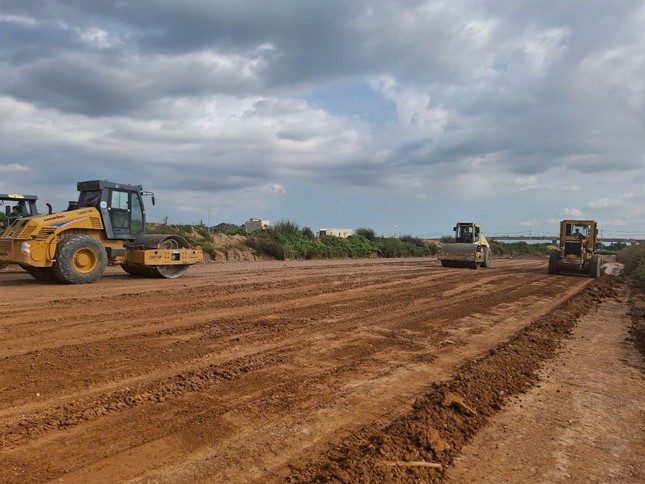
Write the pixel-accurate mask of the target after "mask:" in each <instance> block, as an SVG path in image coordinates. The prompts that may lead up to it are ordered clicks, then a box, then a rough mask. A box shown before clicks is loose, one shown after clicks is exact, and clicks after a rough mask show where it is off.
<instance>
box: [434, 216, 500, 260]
mask: <svg viewBox="0 0 645 484" xmlns="http://www.w3.org/2000/svg"><path fill="white" fill-rule="evenodd" d="M453 230H454V231H455V242H452V243H445V244H443V245H442V247H441V250H440V251H439V253H438V254H437V259H439V260H440V261H441V265H442V266H443V267H469V268H472V269H477V268H479V267H490V266H491V265H492V260H493V254H492V251H491V248H490V244H489V242H488V240H486V237H484V234H483V233H482V231H481V226H480V225H479V224H474V223H463V222H462V223H458V224H457V225H455V227H454V229H453Z"/></svg>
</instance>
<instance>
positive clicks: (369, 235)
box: [354, 227, 376, 241]
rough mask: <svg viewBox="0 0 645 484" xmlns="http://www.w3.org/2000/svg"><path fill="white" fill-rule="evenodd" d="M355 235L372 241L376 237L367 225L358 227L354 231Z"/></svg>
mask: <svg viewBox="0 0 645 484" xmlns="http://www.w3.org/2000/svg"><path fill="white" fill-rule="evenodd" d="M354 233H355V234H356V235H360V236H361V237H365V238H366V239H367V240H370V241H373V240H374V239H375V238H376V232H374V230H372V229H370V228H367V227H360V228H358V229H356V231H355V232H354Z"/></svg>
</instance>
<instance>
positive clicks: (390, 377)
mask: <svg viewBox="0 0 645 484" xmlns="http://www.w3.org/2000/svg"><path fill="white" fill-rule="evenodd" d="M339 267H340V269H335V270H347V267H346V266H339ZM377 269H378V270H376V269H374V268H371V266H370V270H369V271H366V272H367V273H368V274H369V275H370V277H365V276H363V275H362V274H360V272H361V271H359V270H358V269H357V268H356V267H354V268H352V270H353V273H351V274H349V275H348V274H346V273H344V272H340V273H338V274H336V275H334V276H333V277H331V276H330V277H329V278H328V279H327V280H326V282H325V284H323V285H321V286H319V285H318V284H319V283H320V281H321V278H320V277H318V276H319V275H318V274H316V273H315V271H313V270H311V269H309V271H310V272H311V273H312V276H313V277H310V278H309V277H304V278H299V280H298V282H297V283H294V284H291V285H288V284H287V285H280V286H279V288H277V289H276V287H278V286H273V289H266V287H267V286H266V285H263V283H262V282H258V280H257V279H255V277H256V276H253V275H250V276H249V275H247V274H244V275H236V278H237V279H241V278H242V277H243V278H246V279H247V280H248V285H247V286H246V289H244V288H237V289H238V290H240V291H242V294H240V296H241V297H237V298H235V299H234V301H235V303H234V304H237V305H239V307H232V308H226V309H218V310H215V309H212V308H213V307H216V306H215V304H216V303H217V301H216V299H217V298H216V296H213V295H212V294H211V293H210V292H209V291H211V290H212V289H211V288H214V287H223V286H220V285H219V284H215V285H213V284H211V285H210V286H209V287H207V288H200V286H202V285H203V283H204V281H203V279H204V278H203V277H200V278H196V281H195V283H196V284H197V285H196V286H195V287H194V288H193V289H195V291H194V295H195V297H199V298H205V299H206V301H205V304H206V305H208V304H212V305H211V306H209V308H210V309H209V310H208V311H210V319H208V318H207V319H206V320H204V319H202V318H203V317H204V314H207V313H208V311H206V312H202V309H203V308H202V307H201V301H200V304H192V305H190V308H191V312H190V313H189V314H186V315H185V316H186V318H185V319H183V320H181V321H173V320H172V318H178V317H179V316H178V314H177V313H173V312H172V311H170V310H169V312H168V315H167V316H164V317H169V318H170V319H171V320H170V321H168V322H167V323H166V324H165V327H163V328H159V327H158V326H153V327H152V328H147V332H143V333H140V334H136V335H119V333H118V332H117V329H118V320H115V321H112V322H111V324H112V325H113V329H112V333H111V334H112V336H110V337H109V338H108V339H107V340H104V341H96V342H89V343H88V342H85V341H84V342H83V344H78V345H76V346H72V345H68V346H63V347H60V348H54V349H51V348H49V349H46V350H45V349H42V350H40V353H39V352H36V353H29V354H20V355H17V356H14V357H11V358H5V360H4V361H5V362H12V364H15V365H16V366H15V367H14V369H16V370H19V371H22V373H21V374H20V375H18V376H16V379H15V380H13V381H14V385H16V388H15V389H14V390H15V393H14V395H13V396H14V397H16V400H15V401H14V405H13V406H8V407H6V408H5V410H3V411H2V412H1V413H0V425H2V426H3V429H4V437H5V439H4V441H3V442H4V443H5V447H4V448H3V452H4V453H5V455H6V457H8V458H9V459H10V462H11V464H12V465H11V468H10V469H9V470H7V471H6V472H14V473H17V474H15V475H22V476H30V477H33V478H36V477H39V476H40V477H45V478H47V479H49V478H53V477H55V476H59V475H68V474H70V473H73V470H74V469H79V470H80V469H86V470H88V469H94V471H96V472H99V469H111V472H116V471H115V467H114V465H116V460H114V459H117V460H119V459H120V460H121V461H126V462H131V464H132V466H131V471H128V472H131V474H128V475H124V476H120V475H119V476H118V478H119V479H120V478H121V477H123V478H131V477H133V476H136V475H143V474H146V473H147V472H148V471H149V470H150V468H149V467H146V466H149V465H151V462H153V461H154V460H153V461H151V460H150V458H148V459H141V458H140V457H141V456H140V453H148V452H151V453H152V454H155V453H158V452H161V450H160V449H164V450H163V452H162V454H163V455H164V456H165V457H164V460H165V463H164V465H163V466H162V467H163V468H164V469H166V468H167V469H168V472H171V471H172V472H177V474H176V475H183V473H185V472H187V470H186V468H181V469H174V470H172V469H173V467H172V466H173V465H179V464H177V463H178V462H183V460H186V459H188V457H187V455H186V452H188V453H189V454H190V459H188V460H191V462H193V461H194V460H195V459H197V460H196V462H197V464H195V468H200V469H202V471H203V472H205V474H204V475H205V476H207V477H208V476H210V477H211V478H212V476H213V475H215V474H213V473H214V472H215V471H214V470H213V469H214V468H213V467H212V466H210V465H207V464H204V463H203V462H201V461H199V459H200V457H201V456H210V457H209V459H210V462H217V465H218V466H223V467H221V468H222V469H223V470H222V472H223V474H218V475H222V476H224V475H225V474H226V475H229V476H238V477H239V476H241V475H242V474H240V473H239V472H240V471H239V470H237V471H235V470H234V469H233V468H231V466H233V467H235V466H236V464H235V463H233V462H232V461H230V462H228V464H227V463H226V461H225V460H222V459H223V457H216V456H218V455H229V454H227V453H226V452H224V450H225V449H227V448H230V449H237V450H238V451H239V455H240V456H243V455H247V456H250V455H251V454H252V450H253V449H254V448H256V447H254V445H253V444H252V443H250V442H249V441H248V439H249V438H251V439H255V441H256V442H258V443H259V444H258V445H268V444H270V442H271V439H274V438H276V437H278V438H279V439H281V441H283V442H284V445H283V450H282V451H280V450H276V453H277V454H276V455H275V456H274V457H273V460H272V461H271V462H267V463H266V465H267V468H268V469H275V468H279V467H280V466H281V465H283V464H284V462H286V460H287V459H288V457H289V456H290V455H291V454H294V455H302V454H303V452H304V453H305V454H306V453H307V452H308V451H307V450H306V449H309V450H310V451H312V452H313V450H311V449H310V447H311V444H309V443H307V442H306V441H303V440H306V438H307V435H304V436H303V435H298V434H295V435H294V434H292V433H289V432H287V433H285V430H284V429H288V428H292V427H294V425H296V426H297V424H296V422H297V421H303V422H310V424H311V425H310V426H309V428H310V429H313V430H311V432H315V435H317V436H318V437H316V439H315V442H321V443H322V444H324V442H325V441H326V439H328V438H329V436H330V435H331V434H333V433H336V432H338V431H339V430H340V431H341V433H342V432H347V431H348V429H350V428H354V427H355V426H356V425H357V423H360V422H364V421H365V419H367V421H369V420H370V419H373V418H375V414H374V411H373V410H370V407H371V404H372V403H373V402H375V401H377V402H379V404H378V406H379V408H381V409H383V412H385V414H386V415H390V417H392V416H394V415H397V414H399V413H400V412H401V411H403V409H405V408H406V402H409V401H410V399H411V398H413V397H414V396H415V395H416V393H415V392H416V391H417V390H416V389H417V388H419V385H426V384H427V381H428V379H432V378H433V375H434V374H435V373H436V374H438V375H444V376H445V375H446V374H447V371H448V370H449V368H451V367H452V366H453V365H454V364H455V361H457V362H458V361H461V360H460V358H459V354H458V352H463V355H464V356H463V357H464V358H467V357H468V356H467V355H473V354H478V353H480V352H483V351H485V350H486V348H489V347H490V345H491V343H490V341H493V343H492V344H494V342H496V341H499V338H500V337H502V338H503V337H504V335H505V334H509V333H511V332H513V331H516V330H517V328H518V325H519V327H521V326H523V325H525V324H528V323H529V322H530V321H531V313H537V312H539V311H540V310H541V308H542V307H546V306H549V305H550V304H551V301H550V298H552V297H553V296H554V295H556V294H558V293H559V292H561V291H562V289H563V288H564V287H565V286H569V285H570V284H571V280H567V281H566V283H565V282H563V281H562V280H561V279H558V278H556V279H553V278H551V279H549V283H548V284H547V282H546V281H547V278H546V276H545V275H544V270H543V268H542V267H540V266H539V265H538V264H535V263H533V264H521V265H519V266H518V267H508V268H501V269H494V270H491V271H442V270H429V269H431V268H429V267H426V266H424V267H421V268H419V267H415V266H414V265H410V266H409V268H406V269H405V270H403V271H401V270H400V269H401V266H400V265H398V266H395V269H394V270H393V267H391V266H387V265H379V266H377ZM328 270H329V269H328ZM283 272H285V271H280V270H277V271H275V272H273V273H272V274H271V277H276V276H278V277H279V275H280V274H282V273H283ZM371 276H373V277H371ZM261 277H266V274H264V275H262V276H261ZM339 280H340V282H339ZM281 282H282V281H281ZM225 283H226V281H222V285H224V284H225ZM586 283H587V280H586V279H580V280H579V281H575V284H574V285H578V286H579V288H582V287H583V286H584V285H585V284H586ZM343 284H345V285H344V286H342V287H341V289H340V290H336V289H337V288H338V286H340V285H343ZM242 286H245V284H242ZM262 287H263V288H265V289H264V290H265V291H266V295H267V296H270V291H271V290H273V291H274V292H273V294H274V295H273V296H272V297H269V299H267V300H265V301H264V302H262V303H261V304H260V305H258V306H254V302H253V298H252V296H253V294H254V292H255V291H257V290H260V291H262V289H261V288H262ZM335 288H336V289H335ZM184 290H185V291H186V294H185V295H186V297H188V298H189V297H190V296H189V295H190V293H191V288H190V287H188V288H185V289H182V291H184ZM151 293H154V294H151ZM167 296H168V292H167V291H157V292H154V291H147V292H146V293H144V297H145V298H149V299H147V300H146V304H153V303H154V301H155V300H158V301H159V302H162V301H163V300H164V298H165V297H167ZM292 296H295V297H292ZM247 298H248V299H247ZM86 299H87V298H81V299H79V300H78V302H77V305H78V306H79V308H80V309H82V310H83V311H87V310H88V308H86V307H84V306H85V302H86ZM125 299H131V300H132V301H131V304H132V303H134V304H139V303H140V298H136V297H133V298H124V300H125ZM84 301H85V302H84ZM522 301H524V302H526V303H527V305H528V307H527V309H526V311H525V312H521V308H520V307H519V306H518V305H519V304H521V302H522ZM105 303H106V306H104V308H107V304H108V302H107V301H106V302H105ZM123 304H125V303H123ZM162 305H163V303H162ZM217 311H219V314H216V315H215V316H216V317H215V318H213V313H216V312H217ZM518 313H519V314H520V315H521V317H526V320H525V321H524V322H522V321H520V322H518V320H517V314H518ZM481 314H485V315H486V318H483V319H484V320H482V321H479V322H478V318H479V319H481ZM478 315H479V316H478ZM471 320H472V321H471ZM142 329H145V328H144V327H143V324H142ZM473 330H474V331H475V332H473ZM448 336H449V337H450V338H452V339H453V340H454V341H452V342H451V343H450V344H446V345H442V344H441V342H442V341H444V340H445V339H446V338H447V337H448ZM101 345H106V346H104V347H101ZM101 348H103V350H102V351H97V350H101ZM457 348H458V349H457ZM45 351H51V352H52V353H49V354H48V355H47V358H48V360H47V358H45V359H43V362H42V364H41V363H39V365H41V366H38V365H36V368H37V369H38V370H39V371H40V370H43V371H44V374H45V375H47V376H48V377H50V378H52V379H54V383H55V385H52V387H51V388H50V390H49V391H48V392H47V393H48V395H49V396H48V397H46V399H45V400H44V401H42V402H35V403H34V402H33V391H34V390H35V389H36V387H30V388H27V390H22V393H21V390H20V389H19V388H17V387H19V386H20V385H21V384H24V383H28V381H27V380H28V378H29V375H30V373H29V371H30V368H27V366H26V365H27V362H28V361H29V360H28V359H27V360H20V359H21V358H25V357H36V356H37V355H38V354H41V355H42V354H45V353H43V352H45ZM59 351H60V352H62V353H57V352H59ZM64 351H71V352H72V353H70V354H72V355H74V357H75V358H76V357H78V360H77V361H78V362H79V363H80V362H81V361H83V359H84V358H85V362H86V363H87V367H86V368H80V369H79V371H80V373H78V374H77V378H80V379H83V378H84V379H85V380H84V381H83V382H82V384H79V383H78V381H76V380H77V378H68V380H70V381H66V379H65V378H60V376H57V374H58V373H61V371H65V367H66V366H65V365H67V366H69V363H70V361H72V360H64V359H62V358H60V359H59V363H56V359H57V358H59V357H60V356H61V355H62V354H64ZM240 352H242V353H244V354H243V355H241V354H240ZM139 353H143V355H140V354H139ZM450 355H453V356H452V358H453V360H454V361H453V360H451V358H450ZM134 356H136V358H135V357H134ZM128 357H132V358H131V359H130V360H126V359H125V358H128ZM446 357H448V358H446ZM437 358H439V360H441V361H443V362H444V363H442V364H441V365H438V366H437V363H436V362H437V361H439V360H437ZM34 361H35V360H34ZM45 361H49V363H50V364H52V363H53V366H51V367H49V366H48V365H45V364H44V362H45ZM119 362H120V363H119ZM446 362H447V363H446ZM119 365H121V366H119ZM47 368H50V370H47ZM32 375H33V373H32ZM227 375H228V376H230V377H227ZM187 376H188V378H187ZM435 376H436V375H435ZM3 379H4V378H3ZM44 381H47V378H43V379H42V380H41V382H44ZM88 387H89V389H88ZM392 388H397V392H396V393H395V394H394V395H392V394H391V389H392ZM366 389H367V390H368V393H369V394H368V395H365V394H364V390H366ZM30 395H31V400H30V399H29V398H28V397H29V396H30ZM52 395H53V396H52ZM20 399H22V400H20ZM20 401H22V402H23V403H22V404H21V403H19V402H20ZM7 403H8V402H7ZM343 405H347V407H346V408H353V409H355V410H356V415H353V414H347V410H346V409H345V410H343ZM320 412H322V414H321V413H320ZM20 415H25V418H24V419H21V418H19V416H20ZM321 415H322V416H321ZM325 415H327V416H329V417H330V422H329V423H328V424H325V425H323V424H322V423H321V422H323V421H324V420H325V419H324V418H323V417H324V416H325ZM381 417H383V415H381ZM151 419H153V420H151ZM298 419H299V420H298ZM321 419H322V420H321ZM150 422H155V423H154V424H153V425H151V424H150ZM21 423H22V425H21ZM245 423H246V424H247V426H246V427H244V424H245ZM123 425H127V426H129V427H130V428H134V429H136V432H134V433H133V434H132V435H130V434H128V435H123V433H122V432H120V431H119V428H122V426H123ZM98 429H101V432H104V434H105V436H103V434H101V437H100V438H98V435H97V434H96V432H97V431H98ZM226 429H229V430H230V431H229V430H226ZM281 429H282V430H281ZM63 436H64V440H65V442H66V445H65V447H64V448H63V447H60V446H59V445H57V444H56V443H57V442H59V441H60V439H61V438H63ZM109 436H112V439H111V440H112V442H111V443H110V445H109V450H108V449H107V448H104V447H100V446H99V442H104V441H105V440H106V439H107V440H109ZM92 439H94V440H92ZM309 440H311V438H310V436H309ZM169 444H172V445H171V446H170V447H171V448H170V449H168V448H166V447H165V446H167V445H169ZM231 459H232V457H231ZM237 459H242V458H241V457H238V458H237ZM158 465H159V464H153V466H154V467H157V466H158ZM1 472H2V471H0V477H3V476H5V477H6V476H7V475H9V474H2V473H1ZM83 472H85V471H83ZM102 472H103V471H102ZM164 472H165V471H164ZM218 472H219V471H218ZM258 472H259V473H260V474H259V475H262V473H263V472H264V473H265V475H266V472H267V471H263V470H262V469H260V470H259V471H258ZM86 477H87V476H86ZM111 477H113V478H114V477H117V474H112V476H111ZM34 480H41V479H34Z"/></svg>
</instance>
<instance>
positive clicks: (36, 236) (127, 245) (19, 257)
mask: <svg viewBox="0 0 645 484" xmlns="http://www.w3.org/2000/svg"><path fill="white" fill-rule="evenodd" d="M77 187H78V191H79V196H78V202H71V203H70V207H68V210H67V211H64V212H56V213H50V214H47V215H36V216H32V217H24V218H20V219H18V220H16V221H15V222H14V223H13V224H12V225H11V226H10V227H8V228H7V230H6V231H5V232H4V234H2V237H0V263H3V264H18V265H20V266H21V267H22V268H23V269H24V270H26V271H27V272H28V273H29V274H30V275H31V276H32V277H34V278H35V279H38V280H40V281H47V282H55V281H60V282H63V283H66V284H88V283H92V282H94V281H96V280H97V279H98V278H99V277H101V275H102V274H103V272H104V271H105V268H106V266H107V264H108V263H110V264H120V265H121V267H122V268H123V269H124V270H125V271H126V272H127V273H128V274H131V275H133V276H144V277H163V278H175V277H179V276H181V275H182V274H184V273H185V272H186V271H187V270H188V267H189V266H190V265H191V264H195V263H196V262H200V261H201V260H203V254H202V251H201V249H194V248H192V247H191V246H190V244H189V243H188V242H187V241H186V240H185V239H184V238H183V237H180V236H178V235H164V234H146V211H145V208H144V203H143V198H144V197H145V196H150V197H151V200H152V204H153V205H154V200H155V199H154V194H153V193H152V192H147V191H143V190H142V187H141V185H125V184H120V183H113V182H109V181H106V180H94V181H84V182H78V184H77Z"/></svg>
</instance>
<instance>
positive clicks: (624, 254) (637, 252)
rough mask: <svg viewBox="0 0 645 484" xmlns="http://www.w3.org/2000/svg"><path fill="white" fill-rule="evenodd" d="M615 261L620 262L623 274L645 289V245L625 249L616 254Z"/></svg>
mask: <svg viewBox="0 0 645 484" xmlns="http://www.w3.org/2000/svg"><path fill="white" fill-rule="evenodd" d="M616 260H617V261H618V262H622V264H623V267H624V271H625V274H627V275H628V276H630V277H632V278H633V279H634V281H636V283H637V284H638V285H639V286H640V287H643V288H645V244H640V245H631V246H629V247H625V248H624V249H623V250H621V251H620V252H618V254H616Z"/></svg>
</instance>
